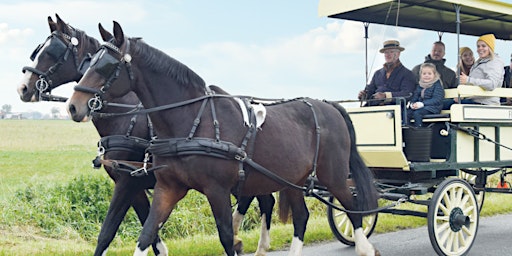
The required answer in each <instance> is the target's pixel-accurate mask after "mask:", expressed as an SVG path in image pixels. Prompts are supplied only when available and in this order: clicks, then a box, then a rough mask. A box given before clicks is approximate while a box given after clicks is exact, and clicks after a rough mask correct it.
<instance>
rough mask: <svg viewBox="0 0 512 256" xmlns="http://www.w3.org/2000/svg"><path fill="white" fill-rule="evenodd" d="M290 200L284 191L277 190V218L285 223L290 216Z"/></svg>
mask: <svg viewBox="0 0 512 256" xmlns="http://www.w3.org/2000/svg"><path fill="white" fill-rule="evenodd" d="M290 209H291V205H290V200H289V199H288V197H287V196H286V193H283V191H279V220H280V221H281V222H282V223H286V222H287V221H288V218H289V217H290Z"/></svg>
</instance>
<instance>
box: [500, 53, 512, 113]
mask: <svg viewBox="0 0 512 256" xmlns="http://www.w3.org/2000/svg"><path fill="white" fill-rule="evenodd" d="M511 68H512V54H511V55H510V64H509V65H508V66H505V75H504V76H503V85H502V86H501V87H503V88H511V87H510V80H511V79H512V73H511ZM501 102H502V104H504V105H512V98H502V99H501Z"/></svg>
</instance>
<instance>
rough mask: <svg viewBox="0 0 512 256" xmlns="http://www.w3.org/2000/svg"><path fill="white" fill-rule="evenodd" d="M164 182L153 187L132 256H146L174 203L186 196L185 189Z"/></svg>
mask: <svg viewBox="0 0 512 256" xmlns="http://www.w3.org/2000/svg"><path fill="white" fill-rule="evenodd" d="M159 181H160V180H159ZM166 181H167V183H166V182H164V181H163V180H162V182H157V183H156V185H155V189H154V196H153V203H152V204H151V207H150V210H149V216H148V218H147V219H146V222H144V227H143V228H142V231H141V233H140V236H139V239H138V241H137V246H136V248H135V252H134V253H133V255H134V256H145V255H147V253H148V249H149V246H150V245H151V244H152V243H153V242H154V241H155V239H156V236H157V234H158V230H160V228H162V226H163V225H164V223H165V221H166V220H167V219H168V218H169V215H170V214H171V212H172V210H173V209H174V206H175V205H176V203H178V201H180V200H181V199H182V198H183V197H184V196H185V195H186V194H187V191H188V189H187V188H185V187H182V186H180V185H179V184H177V183H174V182H171V183H169V181H168V180H166ZM164 183H165V185H164Z"/></svg>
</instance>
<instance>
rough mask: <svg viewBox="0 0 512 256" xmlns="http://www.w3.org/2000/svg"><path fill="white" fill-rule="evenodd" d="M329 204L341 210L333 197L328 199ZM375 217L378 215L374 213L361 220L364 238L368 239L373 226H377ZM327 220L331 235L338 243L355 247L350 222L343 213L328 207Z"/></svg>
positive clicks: (352, 228)
mask: <svg viewBox="0 0 512 256" xmlns="http://www.w3.org/2000/svg"><path fill="white" fill-rule="evenodd" d="M329 202H331V203H333V204H334V205H336V206H338V207H340V208H343V206H342V205H341V204H340V202H339V201H338V199H336V198H335V197H333V196H330V197H329ZM377 216H378V214H377V213H375V214H370V215H366V216H365V217H364V218H363V233H364V235H365V236H366V237H370V235H371V234H372V233H373V230H374V229H375V225H376V224H377ZM327 219H328V221H329V226H330V227H331V230H332V233H334V236H336V238H337V239H338V240H339V241H340V242H342V243H344V244H346V245H350V246H354V245H355V239H354V226H352V222H350V219H349V218H348V216H347V214H346V213H345V212H343V211H339V210H336V209H335V208H333V207H332V206H329V207H328V208H327Z"/></svg>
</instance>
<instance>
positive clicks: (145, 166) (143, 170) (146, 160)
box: [130, 153, 149, 177]
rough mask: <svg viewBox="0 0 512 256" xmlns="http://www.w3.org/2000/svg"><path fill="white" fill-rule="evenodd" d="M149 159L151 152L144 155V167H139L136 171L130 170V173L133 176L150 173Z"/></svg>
mask: <svg viewBox="0 0 512 256" xmlns="http://www.w3.org/2000/svg"><path fill="white" fill-rule="evenodd" d="M148 161H149V153H146V154H145V155H144V164H143V165H142V167H141V168H139V169H137V170H135V171H132V172H130V175H131V176H132V177H134V176H135V177H139V176H142V175H143V174H144V175H145V176H147V175H148V169H147V167H148Z"/></svg>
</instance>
